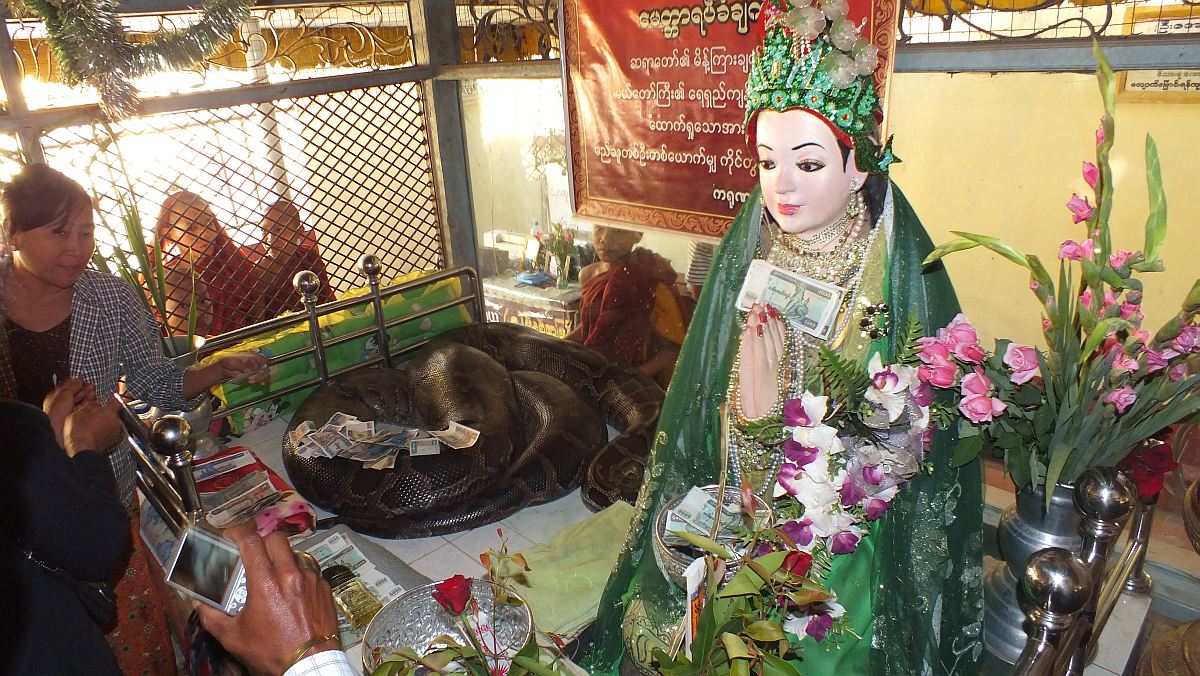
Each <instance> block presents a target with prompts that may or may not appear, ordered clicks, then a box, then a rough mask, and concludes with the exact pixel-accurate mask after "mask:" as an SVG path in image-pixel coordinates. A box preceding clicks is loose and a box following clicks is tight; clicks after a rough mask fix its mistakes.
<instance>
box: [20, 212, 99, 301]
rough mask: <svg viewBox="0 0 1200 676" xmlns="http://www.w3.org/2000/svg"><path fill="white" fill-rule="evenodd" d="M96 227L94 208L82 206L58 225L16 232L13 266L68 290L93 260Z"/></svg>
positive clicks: (47, 282)
mask: <svg viewBox="0 0 1200 676" xmlns="http://www.w3.org/2000/svg"><path fill="white" fill-rule="evenodd" d="M95 235H96V226H95V223H94V222H93V220H92V207H91V205H82V206H80V207H79V208H77V209H76V210H75V212H74V213H72V214H70V215H68V216H67V217H66V218H63V219H60V220H59V222H57V223H51V224H49V225H43V226H42V227H40V228H34V229H32V230H24V231H21V232H17V233H13V235H12V237H11V238H10V239H11V242H10V243H11V245H12V249H13V263H14V265H15V266H16V267H17V269H19V270H21V271H22V272H25V273H28V274H30V275H33V276H34V277H36V278H37V279H39V280H40V281H42V282H43V283H45V284H49V285H51V286H53V287H56V288H59V289H69V288H71V286H73V285H74V284H75V280H77V279H79V275H80V274H81V273H82V272H83V270H84V268H86V267H87V264H88V262H89V261H90V260H91V259H92V251H93V250H94V249H95V248H96V236H95Z"/></svg>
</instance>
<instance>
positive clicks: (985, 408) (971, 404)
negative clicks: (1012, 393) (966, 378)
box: [958, 394, 1007, 425]
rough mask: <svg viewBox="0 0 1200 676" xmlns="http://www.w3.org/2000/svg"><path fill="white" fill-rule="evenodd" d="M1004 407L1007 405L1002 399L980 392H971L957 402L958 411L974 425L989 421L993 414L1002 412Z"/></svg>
mask: <svg viewBox="0 0 1200 676" xmlns="http://www.w3.org/2000/svg"><path fill="white" fill-rule="evenodd" d="M1005 408H1007V405H1006V404H1005V403H1004V402H1003V401H1001V400H999V399H996V398H995V397H988V396H986V395H982V394H973V395H971V396H969V397H964V398H963V400H962V401H960V402H958V411H959V412H960V413H962V414H963V416H964V417H966V419H967V420H970V421H971V422H973V423H975V424H976V425H978V424H980V423H985V422H991V421H992V419H993V418H994V417H995V416H997V415H1000V414H1001V413H1003V412H1004V409H1005Z"/></svg>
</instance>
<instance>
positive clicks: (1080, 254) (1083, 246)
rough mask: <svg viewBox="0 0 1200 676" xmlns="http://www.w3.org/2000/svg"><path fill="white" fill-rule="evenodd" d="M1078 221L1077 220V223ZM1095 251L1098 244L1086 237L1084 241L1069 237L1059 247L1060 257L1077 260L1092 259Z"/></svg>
mask: <svg viewBox="0 0 1200 676" xmlns="http://www.w3.org/2000/svg"><path fill="white" fill-rule="evenodd" d="M1078 222H1079V221H1076V223H1078ZM1095 252H1096V244H1095V243H1094V242H1093V241H1092V240H1090V239H1085V240H1083V241H1082V242H1076V241H1075V240H1073V239H1068V240H1067V241H1065V242H1063V243H1062V245H1060V246H1059V247H1058V259H1059V260H1068V259H1069V260H1073V261H1077V260H1080V259H1083V258H1086V259H1088V260H1091V259H1092V256H1093V255H1094V254H1095Z"/></svg>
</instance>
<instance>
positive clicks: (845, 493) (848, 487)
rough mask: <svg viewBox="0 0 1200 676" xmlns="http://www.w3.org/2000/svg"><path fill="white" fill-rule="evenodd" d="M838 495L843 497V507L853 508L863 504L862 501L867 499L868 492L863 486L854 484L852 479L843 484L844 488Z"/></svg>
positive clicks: (847, 478) (847, 479)
mask: <svg viewBox="0 0 1200 676" xmlns="http://www.w3.org/2000/svg"><path fill="white" fill-rule="evenodd" d="M838 494H839V495H841V496H842V506H843V507H852V506H854V505H857V504H858V503H860V502H862V499H863V498H865V497H867V491H866V489H864V488H863V487H862V486H859V485H858V484H856V483H854V480H853V479H851V478H850V477H846V480H845V481H843V482H842V487H841V489H840V490H838Z"/></svg>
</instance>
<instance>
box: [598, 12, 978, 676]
mask: <svg viewBox="0 0 1200 676" xmlns="http://www.w3.org/2000/svg"><path fill="white" fill-rule="evenodd" d="M845 14H846V3H845V1H844V0H826V1H825V2H814V3H807V4H806V3H805V2H802V1H801V2H798V1H796V0H792V1H791V2H787V1H785V0H769V1H768V2H764V3H763V7H762V10H761V13H760V20H761V21H762V22H763V30H762V33H761V35H762V36H763V38H762V40H763V42H762V44H761V45H760V46H759V47H758V48H757V49H756V50H755V53H754V55H753V62H752V66H751V70H750V76H749V81H748V84H747V98H746V129H747V133H748V135H749V136H750V139H749V141H750V144H751V146H752V147H753V149H754V152H755V153H756V154H757V156H758V158H759V172H760V181H759V187H758V189H756V190H755V191H754V192H753V193H752V194H751V196H750V199H749V200H748V201H747V203H746V205H745V207H743V208H742V210H741V211H740V212H739V214H738V216H737V218H736V219H735V220H734V222H733V224H732V225H731V226H730V228H729V230H728V232H727V233H726V235H725V238H724V240H723V241H722V243H721V245H720V247H719V248H718V249H717V251H716V254H715V256H714V258H715V260H716V261H717V264H716V265H714V266H713V269H712V271H711V272H710V274H709V277H708V279H707V281H706V283H705V285H704V291H703V293H702V295H701V297H700V301H699V306H698V307H697V310H696V314H695V316H694V319H693V321H692V324H691V328H690V330H689V332H688V334H687V337H686V339H685V341H684V344H683V347H682V351H681V355H680V359H679V363H678V366H677V369H676V372H675V373H676V376H675V378H674V379H673V380H672V382H671V386H670V389H669V391H668V394H667V399H666V403H665V405H664V407H663V412H662V417H661V420H662V422H661V423H660V427H659V430H658V433H657V436H656V438H655V444H654V448H653V452H652V458H651V464H650V465H649V467H648V468H647V472H646V480H645V483H644V484H643V486H642V490H641V494H640V496H639V499H638V504H637V510H638V511H637V516H636V517H635V519H634V523H633V526H632V530H631V533H630V535H629V538H628V539H627V542H626V549H625V551H623V552H622V555H621V558H620V559H619V562H618V566H617V569H616V571H615V572H614V574H613V576H612V577H611V578H610V579H609V582H608V587H607V589H606V591H605V594H604V597H603V599H602V601H601V605H600V616H599V618H598V620H597V624H596V627H595V630H594V632H593V634H592V638H591V641H590V643H589V644H588V645H587V646H586V649H585V657H584V666H585V667H587V668H588V670H589V672H591V673H616V672H618V671H620V672H622V673H637V672H642V673H653V666H652V662H653V660H652V654H653V651H654V649H655V648H659V649H662V650H663V651H664V652H669V651H670V647H671V644H672V638H673V636H674V634H675V632H676V628H677V627H678V626H679V622H680V618H681V616H682V612H683V593H682V590H680V589H679V588H678V587H676V586H675V585H674V584H673V583H672V582H671V581H669V580H668V579H667V578H666V577H665V576H664V574H663V572H662V571H661V570H660V568H659V566H658V564H657V562H656V559H655V556H654V553H653V551H652V547H653V546H654V544H653V535H654V533H653V531H654V528H655V516H656V514H657V513H658V511H659V509H660V507H661V506H662V505H663V504H664V503H665V502H667V501H668V500H670V499H671V498H673V497H678V496H680V495H683V494H684V493H687V492H688V490H689V488H690V487H692V486H703V485H707V484H716V483H718V477H719V476H720V475H721V472H722V464H723V461H724V464H725V465H726V466H727V480H728V485H730V486H738V485H742V484H743V481H744V482H745V483H748V484H749V485H750V486H751V488H752V489H753V490H754V491H755V492H756V493H757V494H759V495H761V496H765V497H767V498H768V499H769V497H770V495H771V493H772V490H773V489H774V488H775V485H776V480H777V478H778V477H779V469H780V467H781V465H783V463H784V453H783V452H782V450H781V447H780V446H778V445H769V444H764V443H762V442H760V441H758V439H757V438H756V437H755V436H754V434H752V433H751V432H750V430H751V428H752V427H753V423H754V422H755V421H756V420H758V419H762V418H764V417H767V416H771V415H776V416H778V415H779V413H780V409H781V407H782V405H783V404H784V402H785V401H787V400H790V399H793V398H798V397H799V396H800V395H801V393H803V392H804V391H805V390H806V389H815V387H814V385H815V382H816V379H817V378H818V376H819V373H818V361H819V360H818V350H819V348H820V347H822V346H826V347H829V348H830V349H832V350H834V351H835V352H836V353H837V354H839V355H840V356H842V357H845V358H848V359H852V360H856V361H858V362H859V363H861V364H864V365H866V364H867V363H868V362H869V360H871V359H872V358H873V357H880V358H881V359H882V361H883V362H884V363H892V360H894V359H895V358H896V352H897V342H898V341H899V340H900V337H901V336H900V334H902V333H903V327H905V326H906V325H907V322H908V320H909V318H910V317H914V318H915V319H917V320H918V321H920V323H921V325H922V326H923V327H924V329H925V330H926V331H927V332H928V331H931V330H932V329H935V328H938V327H942V326H945V325H946V324H947V323H948V322H949V320H950V319H952V318H953V317H954V315H955V314H956V313H957V312H958V309H957V301H956V299H955V296H954V291H953V289H952V287H951V286H950V282H949V279H948V277H947V276H946V274H945V272H944V270H942V269H941V268H935V269H930V270H923V269H922V266H921V261H922V260H923V258H924V257H925V255H926V254H927V253H928V252H929V251H930V250H931V249H932V244H931V242H930V240H929V237H928V236H927V235H926V233H925V231H924V229H923V228H922V227H921V225H920V222H919V221H918V220H917V217H916V215H915V214H914V213H913V210H912V207H911V206H909V204H908V202H907V200H906V199H905V198H904V195H903V194H902V193H901V192H900V190H899V189H898V188H897V187H896V186H895V185H894V184H891V183H890V181H889V180H888V178H887V169H888V165H889V164H890V163H891V162H893V161H894V158H893V157H892V155H891V149H890V140H889V142H888V143H885V144H882V145H881V144H880V143H879V141H878V140H877V138H876V137H875V134H876V129H877V125H878V123H879V121H880V120H881V118H882V114H881V111H880V108H879V101H878V96H877V94H876V91H875V87H874V84H873V82H872V79H871V74H872V73H873V71H874V69H875V66H876V61H877V54H876V52H875V50H874V48H872V47H871V46H870V45H869V44H868V43H867V42H866V41H865V40H862V39H861V38H859V37H858V35H857V31H856V30H855V29H854V27H853V25H851V24H850V23H849V22H848V21H847V20H846V18H845ZM755 260H762V261H765V262H767V263H770V264H772V265H774V266H776V267H778V268H780V269H782V270H785V271H788V272H790V273H794V274H796V275H799V276H800V277H802V278H808V279H811V280H815V281H816V282H819V283H825V284H832V285H835V286H837V287H839V288H840V289H841V290H842V291H843V292H844V295H843V296H842V300H841V304H840V306H839V307H838V308H837V310H836V318H835V319H834V320H833V323H832V326H831V327H830V329H829V331H828V332H827V334H826V335H827V337H826V338H824V339H822V338H818V337H814V336H813V335H810V334H809V333H806V332H803V331H800V330H796V328H795V327H794V326H792V322H790V321H788V320H787V319H786V316H785V315H787V313H788V312H791V313H797V312H798V313H801V314H803V313H805V312H807V311H808V310H807V306H806V302H807V301H802V302H794V301H795V299H794V298H789V299H786V300H787V302H785V303H781V304H774V303H773V304H772V305H770V306H765V307H764V306H760V305H757V304H756V305H753V306H752V307H750V310H749V311H748V312H740V311H737V310H736V309H735V307H736V306H735V303H736V302H737V300H738V296H739V291H740V290H741V288H742V285H743V282H744V280H745V278H746V275H747V271H748V269H749V268H750V265H751V262H752V261H755ZM784 305H790V306H791V307H789V308H785V307H783V306H784ZM792 316H793V317H794V316H795V315H794V314H793V315H792ZM883 317H886V318H887V319H886V321H885V320H883ZM726 405H728V409H730V410H731V413H730V414H729V416H728V423H729V424H728V425H727V426H722V424H721V414H720V410H721V409H722V407H723V406H726ZM726 428H727V429H728V432H726V431H725V430H726ZM953 441H954V439H953V434H952V433H951V432H948V431H939V432H938V433H937V434H936V435H935V437H934V440H933V443H932V448H931V449H930V450H929V451H928V452H927V453H925V454H924V462H925V466H926V467H928V468H929V470H930V471H928V472H918V473H917V474H916V475H914V476H912V477H911V479H910V480H909V481H908V483H906V484H904V485H903V486H901V487H900V488H899V490H898V491H896V492H895V495H894V497H892V498H890V499H891V503H890V506H887V505H884V507H885V508H886V511H884V512H882V513H875V514H872V515H871V516H869V517H868V519H871V520H870V521H869V522H864V524H863V526H864V528H862V529H861V532H862V535H861V539H857V540H856V546H855V547H852V548H850V549H851V550H852V551H850V552H848V553H842V552H839V551H837V550H836V548H835V550H834V552H833V553H834V554H840V555H837V556H833V557H831V561H832V563H831V565H830V566H829V567H828V571H827V572H826V573H825V574H824V579H823V583H824V584H825V586H826V587H827V588H828V589H830V590H831V591H833V592H834V593H835V594H836V597H837V604H838V606H839V608H840V609H844V615H841V614H840V613H841V612H843V611H842V610H839V611H838V613H839V616H838V619H837V622H836V624H834V625H833V628H832V630H830V625H829V624H826V625H825V626H824V627H821V628H820V629H819V630H816V631H814V628H816V627H815V625H814V626H813V627H810V628H808V629H798V630H797V631H796V632H795V633H796V634H797V639H796V640H799V644H798V646H799V648H800V651H799V652H800V661H798V662H796V663H795V664H796V666H797V667H798V669H799V670H800V671H801V672H803V673H806V674H834V673H836V674H868V673H869V674H905V675H906V676H907V675H909V674H918V673H930V674H952V673H953V674H957V673H974V672H975V671H977V660H978V658H979V655H980V652H981V648H982V644H981V642H980V634H981V625H982V608H983V601H982V587H981V573H982V571H981V566H982V546H981V545H982V510H981V489H982V481H981V474H980V469H979V465H978V463H974V464H971V465H967V466H965V467H961V468H955V467H953V466H952V465H951V463H950V451H951V447H952V446H953ZM918 443H922V442H918ZM722 456H724V458H723V457H722ZM834 499H835V500H836V497H835V498H834ZM815 518H817V517H816V516H815V514H814V519H815ZM812 527H813V528H816V527H817V526H816V525H815V524H814V525H812ZM785 628H787V624H786V623H785ZM818 638H820V639H821V640H818ZM800 639H803V640H800Z"/></svg>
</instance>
